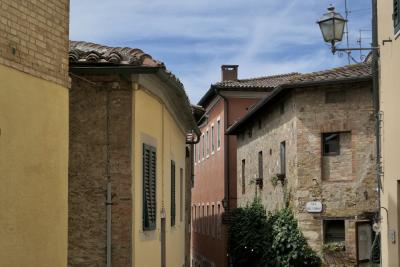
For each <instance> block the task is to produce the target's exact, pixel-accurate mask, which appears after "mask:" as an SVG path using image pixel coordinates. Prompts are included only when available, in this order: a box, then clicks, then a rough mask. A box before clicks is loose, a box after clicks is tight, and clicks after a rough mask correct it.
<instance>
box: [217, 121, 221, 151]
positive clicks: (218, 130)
mask: <svg viewBox="0 0 400 267" xmlns="http://www.w3.org/2000/svg"><path fill="white" fill-rule="evenodd" d="M217 138H218V140H217V149H219V148H220V147H221V120H218V121H217Z"/></svg>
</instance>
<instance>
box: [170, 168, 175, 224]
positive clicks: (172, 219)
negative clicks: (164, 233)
mask: <svg viewBox="0 0 400 267" xmlns="http://www.w3.org/2000/svg"><path fill="white" fill-rule="evenodd" d="M175 186H176V184H175V162H174V161H173V160H171V226H175V220H176V202H175V200H176V195H175V193H176V192H175Z"/></svg>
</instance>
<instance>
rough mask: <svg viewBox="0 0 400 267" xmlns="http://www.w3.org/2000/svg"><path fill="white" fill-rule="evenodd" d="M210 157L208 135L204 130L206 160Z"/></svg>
mask: <svg viewBox="0 0 400 267" xmlns="http://www.w3.org/2000/svg"><path fill="white" fill-rule="evenodd" d="M209 157H210V133H209V131H208V128H207V130H206V158H209Z"/></svg>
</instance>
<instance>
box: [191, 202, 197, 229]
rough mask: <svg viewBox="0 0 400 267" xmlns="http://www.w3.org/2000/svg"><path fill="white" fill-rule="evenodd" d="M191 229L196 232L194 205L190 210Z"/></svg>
mask: <svg viewBox="0 0 400 267" xmlns="http://www.w3.org/2000/svg"><path fill="white" fill-rule="evenodd" d="M192 210H193V211H192V229H193V231H196V206H195V205H194V206H193V208H192Z"/></svg>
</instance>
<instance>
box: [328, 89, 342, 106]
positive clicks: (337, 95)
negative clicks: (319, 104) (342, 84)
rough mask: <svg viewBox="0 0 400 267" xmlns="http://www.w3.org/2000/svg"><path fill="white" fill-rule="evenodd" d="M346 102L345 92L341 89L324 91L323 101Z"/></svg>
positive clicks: (329, 102) (330, 102)
mask: <svg viewBox="0 0 400 267" xmlns="http://www.w3.org/2000/svg"><path fill="white" fill-rule="evenodd" d="M343 102H346V92H345V91H343V90H340V91H328V92H326V93H325V103H326V104H332V103H343Z"/></svg>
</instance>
